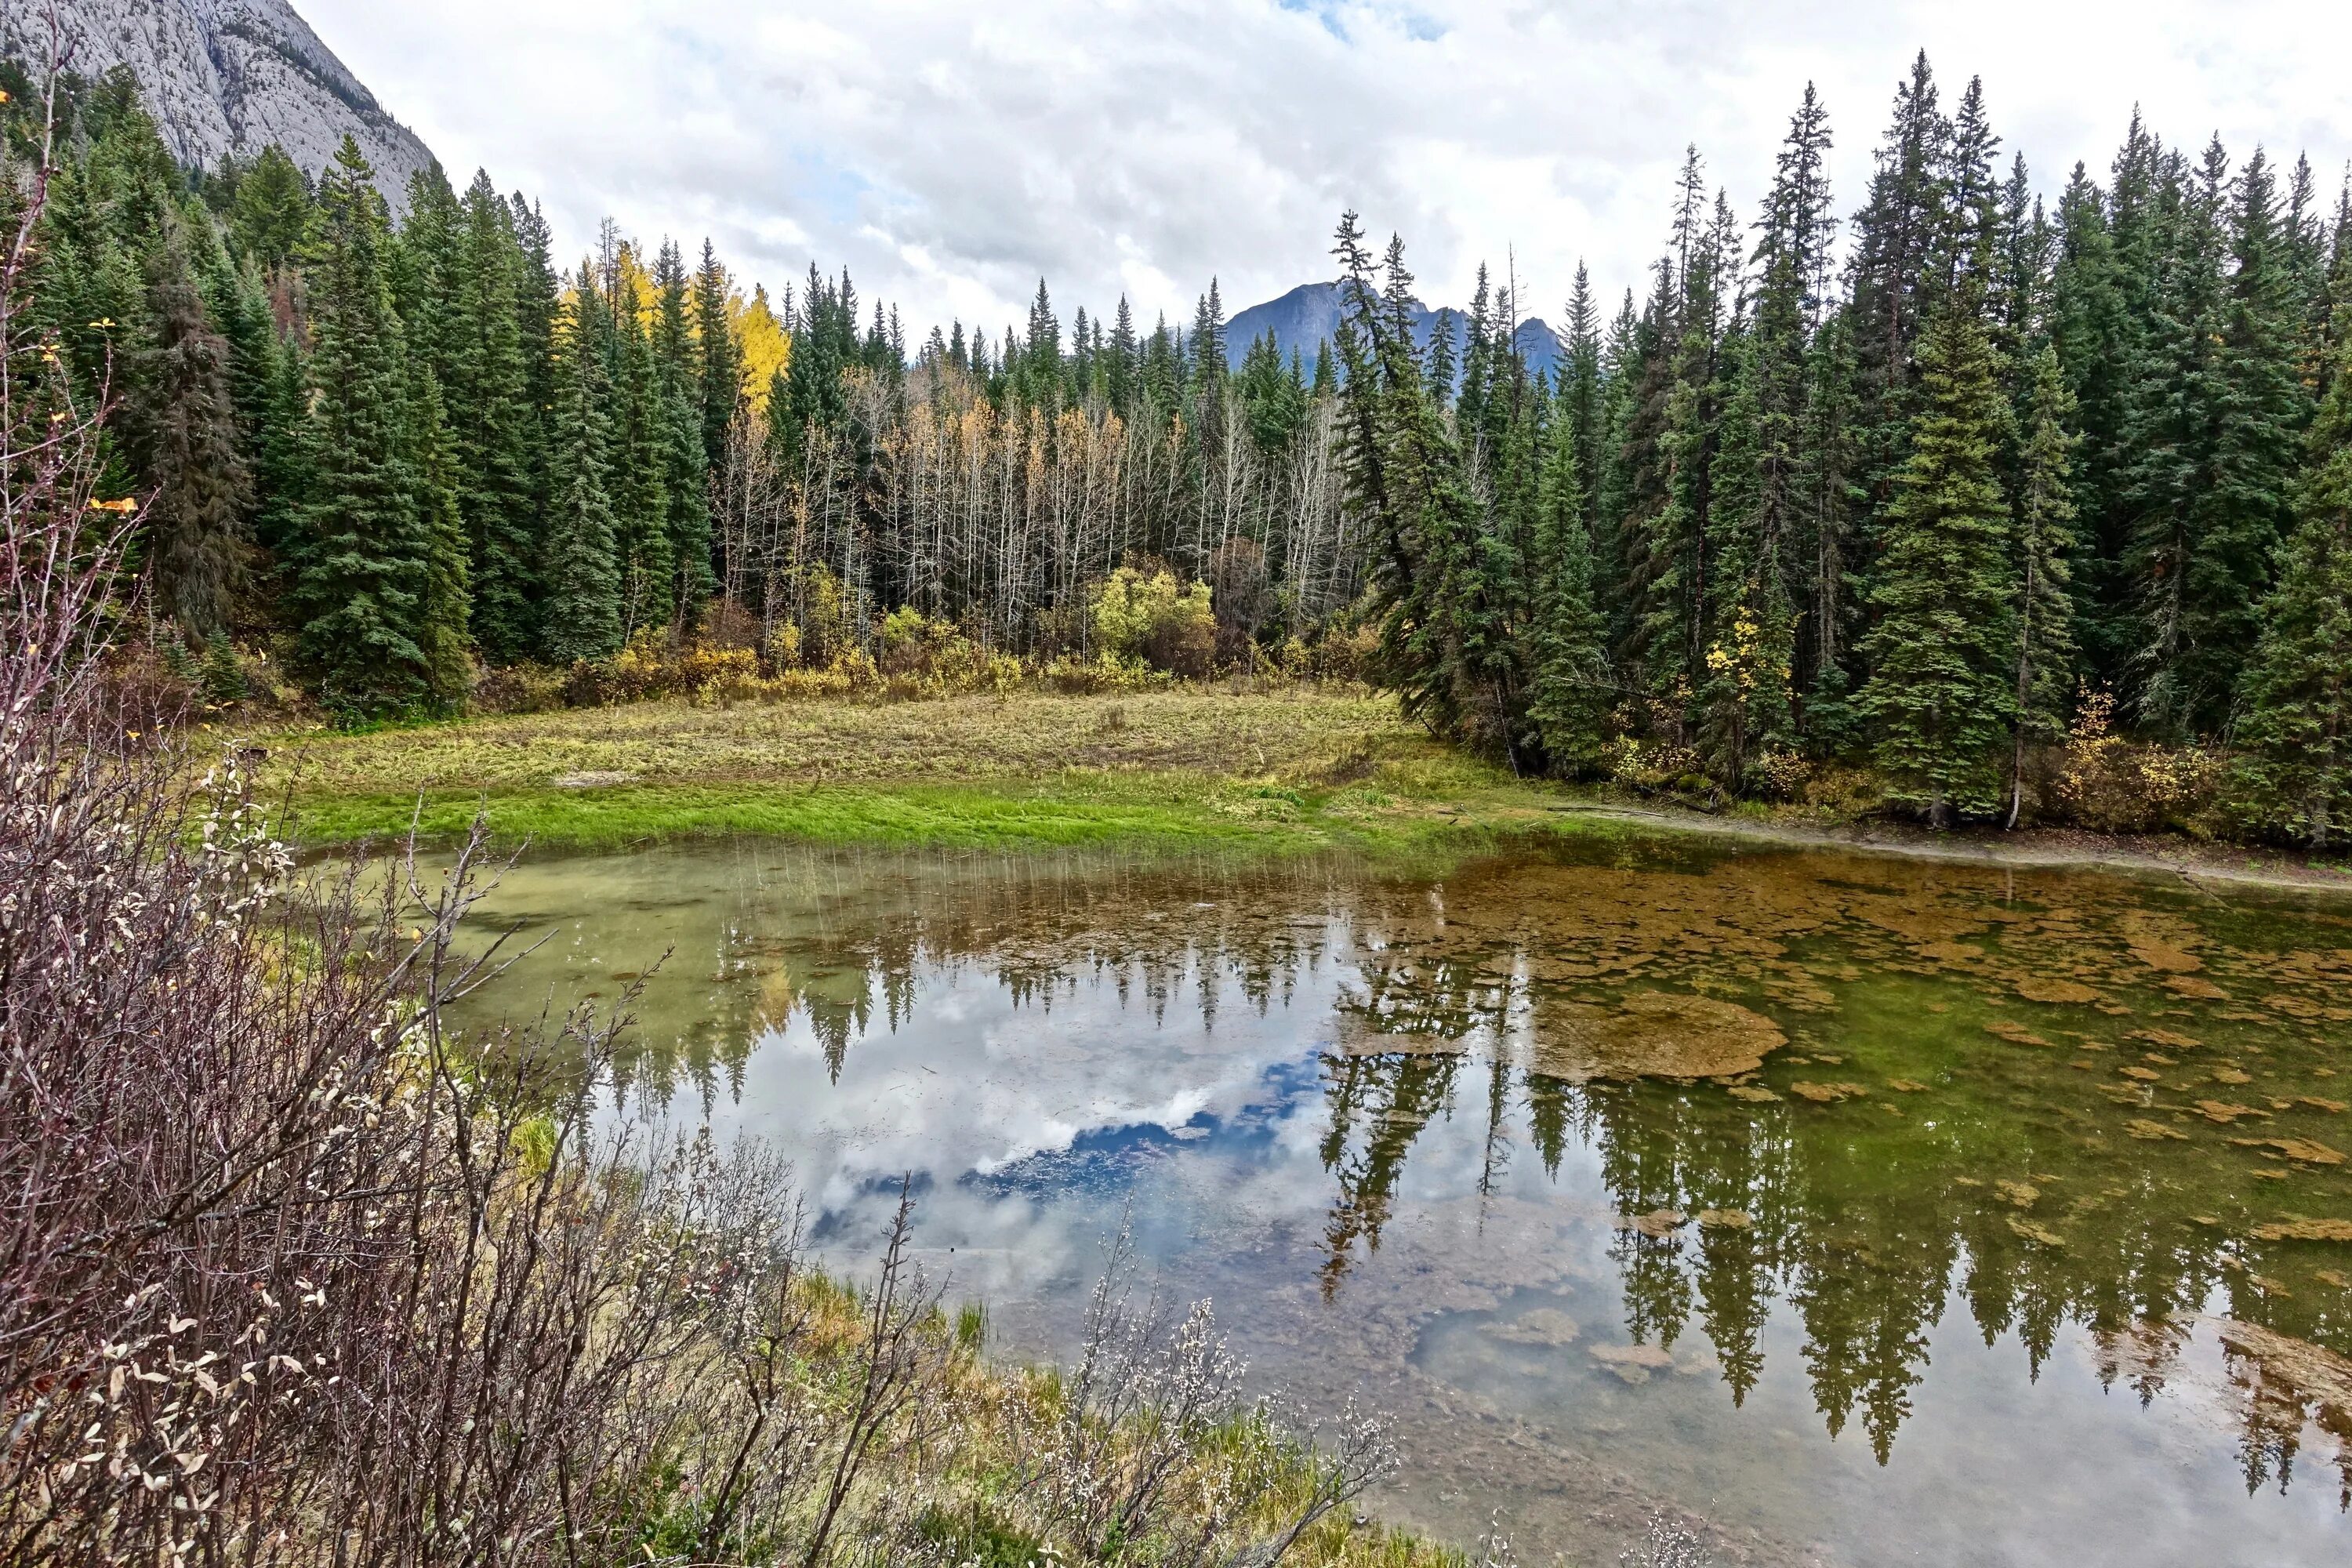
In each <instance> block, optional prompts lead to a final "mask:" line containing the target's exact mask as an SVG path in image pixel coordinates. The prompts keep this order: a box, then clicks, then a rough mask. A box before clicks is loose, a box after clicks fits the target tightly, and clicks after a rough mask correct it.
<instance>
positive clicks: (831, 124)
mask: <svg viewBox="0 0 2352 1568" xmlns="http://www.w3.org/2000/svg"><path fill="white" fill-rule="evenodd" d="M297 3H298V4H299V5H300V8H301V9H302V10H303V11H304V13H305V14H306V16H308V17H309V18H310V21H311V22H312V24H313V25H314V26H316V27H317V28H318V30H319V32H320V35H321V36H322V37H324V38H325V39H326V40H327V42H328V44H329V45H330V46H331V47H333V48H335V49H336V50H337V51H338V52H339V53H341V55H342V57H343V58H344V59H345V61H346V62H347V63H348V64H350V65H351V66H352V68H353V69H354V70H355V71H357V72H358V73H359V75H360V77H361V78H362V79H363V80H365V81H366V82H367V83H368V84H369V85H370V86H371V87H372V88H373V89H374V90H375V91H376V93H377V94H378V96H379V97H381V98H382V99H383V100H384V102H385V104H386V106H387V107H388V108H390V109H391V110H393V111H394V113H396V114H398V115H400V116H401V117H402V118H404V120H406V121H409V122H410V123H411V124H413V125H415V127H416V129H417V130H418V131H419V132H422V133H423V134H424V136H425V140H426V141H427V142H429V143H430V144H431V145H432V146H433V147H434V148H435V150H436V152H438V153H440V154H441V155H442V157H443V159H444V160H445V161H446V162H447V163H449V164H450V165H451V166H452V169H453V173H455V174H457V175H458V176H459V177H460V179H461V183H462V177H463V175H465V174H469V173H470V172H471V170H472V169H473V167H474V166H475V165H477V164H482V165H487V166H488V168H489V169H490V170H491V172H492V174H495V175H496V176H497V177H498V179H499V182H500V184H504V185H507V186H509V187H513V186H520V187H522V188H523V189H525V190H527V191H529V192H530V193H531V194H533V195H537V196H539V197H541V199H543V200H544V201H545V202H546V203H547V205H548V208H549V212H550V215H551V217H552V218H553V219H554V220H555V222H556V225H557V228H558V232H559V234H560V235H561V236H562V238H563V240H564V242H565V243H566V245H567V247H569V248H571V249H573V250H577V249H580V248H582V247H584V246H585V245H586V244H587V243H588V241H589V240H590V239H591V237H593V234H594V231H595V225H596V223H597V221H598V219H599V218H601V217H603V216H606V215H610V216H614V217H616V218H617V219H619V220H620V222H621V223H622V225H623V226H624V227H625V228H626V229H628V230H629V231H631V232H634V233H637V234H641V235H645V236H648V237H651V236H657V235H661V234H675V235H677V236H678V237H680V238H681V239H684V240H686V241H687V242H688V243H689V245H691V244H693V243H696V242H698V241H699V239H700V238H701V237H703V236H704V235H705V234H708V235H709V236H710V237H712V238H714V239H715V240H717V242H718V243H719V247H720V248H721V250H722V251H723V252H725V253H726V254H727V255H728V256H729V257H730V259H732V260H733V261H735V262H736V263H737V265H738V266H739V268H741V269H742V270H744V271H747V272H749V273H751V275H752V276H754V277H757V278H760V279H763V280H765V281H767V282H768V283H769V284H770V285H771V286H772V287H776V286H781V285H782V284H783V283H785V282H787V281H789V280H790V279H793V277H795V276H797V275H798V274H800V273H802V272H803V271H805V269H806V268H807V266H808V264H809V262H811V261H812V260H814V261H815V262H817V263H818V264H819V265H820V266H822V267H824V268H826V269H827V270H832V269H834V268H839V267H840V266H842V265H844V264H846V265H847V266H849V267H850V268H852V270H853V272H854V273H855V274H856V278H857V280H858V283H859V287H860V290H861V292H862V293H863V294H864V295H865V297H866V299H868V300H873V299H876V298H877V297H878V298H883V299H887V300H896V301H898V302H899V303H901V304H902V305H903V306H904V307H905V310H906V313H907V316H908V320H909V322H910V323H920V324H921V326H928V324H929V322H930V321H933V320H945V319H947V318H950V317H961V318H962V319H963V320H965V321H968V322H969V321H974V320H975V319H977V320H981V321H985V322H986V324H988V325H989V326H990V327H991V329H992V330H1001V329H1002V325H1003V322H1005V321H1011V320H1014V319H1016V318H1017V317H1018V315H1019V314H1020V312H1021V310H1022V309H1023V307H1024V303H1025V301H1026V300H1027V299H1028V297H1029V295H1030V293H1031V292H1032V290H1033V289H1034V287H1035V281H1036V279H1037V278H1038V277H1039V276H1040V275H1041V274H1042V275H1044V276H1045V277H1047V278H1048V279H1051V280H1052V282H1053V285H1054V289H1055V297H1056V300H1058V301H1060V302H1061V304H1062V306H1063V308H1064V310H1065V312H1067V311H1068V310H1070V309H1072V308H1073V307H1075V306H1076V305H1080V304H1084V305H1086V306H1087V307H1089V308H1090V309H1093V308H1105V307H1108V305H1109V304H1111V303H1112V302H1113V301H1114V300H1116V299H1117V297H1118V294H1119V293H1120V292H1121V291H1122V290H1124V291H1126V292H1128V293H1129V294H1130V295H1131V296H1132V297H1133V298H1134V301H1135V304H1136V306H1137V309H1138V311H1139V314H1140V315H1141V316H1142V318H1143V319H1144V320H1145V321H1150V318H1151V316H1152V315H1153V314H1154V313H1155V312H1157V311H1160V310H1165V311H1167V312H1168V313H1169V314H1170V315H1171V317H1181V316H1183V315H1185V314H1186V313H1188V311H1189V310H1190V303H1191V300H1192V297H1193V296H1194V295H1195V294H1196V293H1198V292H1199V291H1200V290H1202V289H1204V288H1205V287H1206V286H1207V283H1208V279H1210V277H1211V276H1212V275H1217V276H1219V277H1220V278H1221V279H1222V280H1223V293H1224V298H1225V300H1227V302H1228V304H1229V305H1231V306H1233V307H1236V308H1238V307H1239V306H1242V305H1244V304H1248V303H1252V302H1255V300H1261V299H1265V298H1267V297H1270V296H1271V295H1273V294H1275V293H1277V292H1279V291H1281V290H1283V289H1288V288H1290V287H1292V286H1294V285H1295V284H1297V283H1299V282H1302V281H1306V280H1307V279H1315V278H1321V277H1325V276H1328V273H1329V270H1330V268H1329V264H1328V259H1327V256H1326V252H1327V249H1328V242H1329V241H1328V237H1329V234H1330V230H1331V227H1332V225H1333V222H1334V220H1335V219H1336V218H1337V216H1338V215H1339V211H1340V209H1341V208H1342V207H1343V206H1346V205H1355V206H1357V207H1359V208H1360V210H1361V211H1362V212H1363V214H1364V216H1365V218H1366V221H1367V223H1368V225H1369V226H1370V227H1371V228H1372V229H1373V230H1374V231H1375V233H1377V234H1382V235H1384V234H1385V233H1387V232H1388V231H1389V230H1391V229H1396V230H1401V231H1402V233H1403V234H1404V236H1405V237H1406V240H1407V242H1408V244H1409V245H1410V246H1411V247H1412V259H1413V263H1414V266H1415V268H1416V269H1417V270H1418V271H1419V272H1420V274H1421V276H1422V279H1423V292H1424V293H1425V294H1427V295H1429V296H1430V297H1432V298H1433V299H1454V300H1459V299H1461V298H1463V297H1465V295H1466V293H1467V291H1468V289H1469V284H1470V279H1471V276H1472V274H1473V273H1474V271H1475V268H1476V266H1477V264H1478V262H1479V261H1480V260H1481V259H1486V260H1489V261H1491V262H1492V263H1494V265H1495V266H1496V268H1497V269H1498V270H1499V269H1500V268H1501V267H1502V265H1503V264H1504V260H1505V257H1506V253H1507V251H1515V252H1516V256H1517V266H1518V270H1519V274H1520V276H1521V278H1522V279H1525V280H1526V284H1527V287H1526V294H1527V298H1528V300H1529V302H1530V304H1531V305H1532V306H1534V307H1535V308H1537V309H1538V310H1545V311H1547V312H1552V311H1556V310H1557V308H1558V302H1559V300H1560V299H1562V298H1563V297H1564V296H1565V293H1566V291H1567V289H1568V286H1569V282H1570V279H1571V278H1572V276H1573V274H1574V270H1575V266H1576V261H1577V259H1578V258H1579V257H1580V256H1582V257H1585V258H1589V259H1590V260H1591V267H1592V272H1593V277H1594V280H1595V282H1596V284H1597V285H1599V286H1601V288H1602V289H1603V290H1604V292H1613V291H1614V290H1616V289H1622V288H1624V287H1626V286H1628V285H1638V284H1639V283H1640V281H1641V279H1642V275H1643V267H1644V265H1645V263H1646V262H1647V260H1648V258H1650V257H1651V256H1652V255H1653V254H1654V252H1655V250H1656V247H1657V246H1658V244H1659V242H1660V240H1661V237H1662V235H1663V230H1664V216H1665V208H1666V205H1667V198H1668V194H1669V182H1670V180H1671V176H1672V173H1673V171H1674V169H1675V166H1676V164H1677V163H1679V160H1680V156H1681V152H1682V149H1683V147H1684V146H1685V144H1686V143H1689V142H1696V143H1697V144H1698V146H1699V148H1700V150H1701V152H1702V153H1704V154H1705V155H1706V156H1707V158H1708V160H1709V167H1710V170H1711V171H1712V172H1713V174H1714V177H1716V178H1717V179H1719V180H1720V181H1721V182H1722V183H1724V184H1727V186H1728V187H1729V189H1730V192H1731V195H1732V198H1733V200H1734V201H1735V203H1736V204H1738V206H1739V208H1740V210H1741V211H1742V212H1743V213H1748V212H1752V211H1753V210H1754V207H1755V204H1756V201H1757V198H1758V196H1759V195H1760V194H1761V189H1762V186H1763V184H1764V181H1765V180H1766V179H1767V178H1768V177H1769V172H1770V168H1771V158H1772V153H1773V149H1774V147H1775V145H1776V144H1777V142H1778V141H1779V139H1780V134H1781V132H1782V131H1783V129H1784V127H1785V124H1786V120H1787V116H1788V114H1789V112H1790V110H1792V109H1793V108H1794V107H1795V105H1796V102H1797V100H1798V99H1799V97H1800V96H1801V93H1802V91H1803V89H1804V86H1805V84H1806V82H1807V81H1808V80H1811V81H1814V82H1817V83H1818V84H1819V85H1820V88H1821V90H1822V95H1823V97H1824V99H1825V100H1826V101H1827V103H1828V105H1829V107H1830V110H1831V112H1832V117H1833V123H1834V126H1835V128H1836V132H1837V135H1838V153H1837V160H1836V169H1837V173H1838V174H1839V178H1840V200H1841V205H1843V207H1845V208H1847V209H1849V210H1850V209H1851V208H1852V207H1853V205H1855V204H1856V203H1857V202H1858V201H1859V199H1860V195H1861V191H1862V185H1863V182H1864V179H1865V178H1866V176H1867V174H1868V171H1869V168H1870V153H1871V150H1872V148H1873V146H1874V143H1875V142H1876V139H1877V136H1878V134H1879V132H1880V129H1881V127H1882V126H1883V124H1884V122H1885V118H1886V114H1887V110H1888V107H1889V104H1890V102H1891V99H1892V94H1893V90H1894V88H1895V82H1896V80H1897V79H1898V78H1900V77H1901V76H1902V75H1903V74H1904V72H1905V71H1906V69H1907V68H1908V65H1909V62H1910V58H1911V55H1912V53H1913V51H1914V50H1915V49H1916V48H1918V47H1923V46H1924V47H1926V48H1927V50H1928V52H1929V54H1930V56H1931V58H1933V59H1934V60H1935V62H1936V64H1937V69H1938V71H1939V72H1940V73H1941V76H1942V79H1943V81H1944V83H1945V88H1946V95H1947V101H1948V102H1949V101H1950V100H1951V99H1953V98H1956V97H1957V95H1958V90H1959V89H1960V88H1961V86H1963V85H1964V84H1965V82H1966V80H1967V79H1968V78H1969V76H1971V75H1979V74H1980V75H1981V76H1982V77H1983V78H1984V79H1985V86H1986V92H1987V96H1988V100H1989V102H1990V107H1991V110H1992V112H1993V116H1994V122H1995V125H1996V127H1997V128H1998V129H1999V130H2000V132H2001V133H2002V135H2003V136H2004V138H2005V139H2006V142H2007V145H2008V146H2009V147H2011V148H2018V149H2021V150H2022V151H2024V153H2026V155H2027V157H2028V159H2029V161H2030V162H2031V163H2032V166H2033V168H2034V170H2035V173H2036V176H2037V179H2038V181H2039V182H2040V183H2041V184H2042V185H2043V186H2044V188H2046V189H2054V188H2055V186H2056V184H2058V183H2059V182H2060V181H2061V180H2062V179H2063V175H2064V173H2065V171H2066V169H2067V168H2068V167H2070V166H2071V165H2072V164H2073V163H2074V162H2075V161H2076V160H2077V159H2080V160H2083V161H2084V162H2086V163H2089V164H2090V165H2091V167H2092V168H2093V169H2094V170H2095V171H2103V170H2104V169H2105V165H2106V163H2107V162H2108V160H2109V159H2110V157H2111V156H2112V154H2113V150H2114V147H2115V144H2116V142H2117V141H2118V140H2119V139H2120V137H2121V133H2122V131H2123V128H2124V125H2125V123H2126V121H2127V119H2128V117H2129V115H2130V113H2131V111H2132V109H2133V107H2134V105H2135V104H2136V103H2137V104H2139V105H2142V106H2144V107H2145V109H2146V111H2147V117H2148V120H2149V121H2150V123H2151V124H2152V125H2153V126H2154V127H2155V128H2156V129H2157V130H2158V132H2160V133H2162V134H2163V135H2165V136H2166V137H2168V139H2172V140H2177V141H2180V142H2192V143H2196V144H2199V145H2201V144H2202V142H2203V141H2204V139H2205V138H2206V137H2207V136H2208V135H2209V134H2210V133H2212V132H2216V131H2218V132H2221V135H2222V137H2223V139H2224V140H2225V142H2228V144H2229V145H2230V146H2231V149H2232V151H2233V152H2235V153H2239V154H2240V155H2241V156H2242V155H2243V153H2246V152H2248V151H2250V150H2251V149H2252V146H2253V145H2254V144H2255V143H2256V142H2265V143H2267V144H2268V145H2269V146H2270V147H2271V148H2272V149H2273V152H2274V153H2282V154H2284V155H2286V156H2289V157H2291V156H2292V154H2293V153H2294V152H2295V151H2297V150H2307V151H2308V152H2309V153H2311V155H2312V157H2313V160H2314V162H2315V163H2317V164H2318V165H2319V167H2320V168H2321V170H2322V171H2323V174H2322V178H2323V183H2324V184H2325V185H2326V188H2327V191H2328V193H2329V195H2330V196H2331V198H2332V195H2333V192H2334V187H2335V184H2336V178H2337V172H2338V171H2340V170H2341V169H2342V167H2343V165H2344V163H2345V161H2346V160H2347V157H2352V100H2347V98H2346V96H2345V95H2344V94H2343V92H2342V91H2341V88H2340V80H2339V72H2340V68H2341V62H2342V61H2343V60H2344V59H2346V58H2352V7H2347V6H2340V5H2320V4H2315V3H2313V0H2241V3H2240V4H2237V5H2231V6H2229V7H2227V8H2224V7H2220V6H2216V5H2211V4H2210V0H2138V3H2134V4H2124V3H2121V0H2099V3H2096V4H2086V3H2074V4H2069V3H2068V0H1981V3H1979V4H1977V5H1969V6H1957V5H1948V4H1945V3H1941V0H1881V3H1873V0H1826V3H1818V4H1811V5H1791V4H1779V3H1775V4H1759V3H1743V0H1650V3H1649V4H1646V5H1640V6H1626V5H1619V4H1615V3H1613V0H1417V3H1414V4H1399V3H1393V0H985V3H983V4H949V3H940V0H933V3H918V0H862V3H861V4H858V5H845V4H840V3H838V0H835V3H832V4H819V3H817V0H700V3H698V4H687V3H685V0H498V3H497V4H493V5H486V4H483V0H404V3H403V4H401V5H383V4H380V3H379V0H297ZM917 330H920V327H918V328H917Z"/></svg>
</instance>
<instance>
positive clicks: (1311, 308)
mask: <svg viewBox="0 0 2352 1568" xmlns="http://www.w3.org/2000/svg"><path fill="white" fill-rule="evenodd" d="M1469 319H1470V318H1469V316H1468V314H1467V313H1466V312H1465V311H1461V310H1454V309H1452V308H1451V307H1444V308H1441V309H1438V310H1432V309H1431V308H1430V307H1428V306H1427V305H1424V304H1423V303H1422V302H1421V301H1420V300H1414V301H1413V302H1412V336H1413V342H1414V344H1415V346H1416V347H1419V348H1423V349H1426V348H1428V347H1429V345H1430V342H1431V341H1432V340H1433V338H1435V337H1436V335H1437V327H1438V323H1439V322H1440V321H1452V323H1453V326H1454V346H1455V348H1456V349H1457V351H1458V350H1459V348H1460V347H1461V343H1462V337H1463V329H1464V327H1465V325H1466V324H1467V323H1468V321H1469ZM1338 331H1339V284H1338V283H1307V284H1302V285H1300V286H1299V287H1298V288H1296V289H1292V290H1291V291H1290V292H1289V293H1287V294H1285V295H1284V296H1282V298H1280V299H1279V300H1267V301H1266V302H1265V304H1263V305H1253V306H1251V307H1250V308H1249V309H1248V310H1244V311H1242V312H1241V313H1240V314H1239V315H1237V316H1235V317H1234V319H1233V320H1232V321H1230V322H1228V323H1227V324H1226V327H1225V345H1226V352H1227V353H1228V354H1229V355H1230V356H1231V357H1232V359H1233V360H1234V363H1237V364H1238V363H1240V362H1241V358H1242V356H1243V355H1244V354H1245V353H1248V352H1249V346H1250V345H1251V344H1252V343H1254V342H1257V341H1258V340H1259V339H1261V338H1263V337H1265V335H1266V333H1268V332H1272V333H1273V334H1274V342H1275V346H1276V348H1278V349H1280V350H1281V351H1282V353H1283V355H1284V357H1285V358H1287V357H1288V356H1289V354H1290V353H1291V351H1293V350H1294V349H1295V350H1297V353H1298V356H1299V358H1300V359H1301V360H1303V361H1305V362H1306V364H1307V368H1308V369H1309V370H1312V369H1313V368H1314V365H1315V355H1316V353H1317V351H1318V350H1319V349H1320V348H1322V347H1323V345H1325V344H1326V343H1328V342H1330V341H1331V340H1332V338H1333V337H1334V336H1335V335H1337V333H1338ZM1518 345H1519V352H1520V353H1523V354H1525V355H1527V360H1528V369H1529V370H1530V371H1533V372H1536V373H1537V374H1544V375H1549V374H1551V371H1552V368H1553V367H1554V366H1555V365H1557V364H1559V361H1560V358H1561V349H1560V342H1559V334H1558V333H1556V332H1554V331H1552V330H1551V328H1550V327H1549V326H1548V325H1546V324H1545V323H1544V322H1543V321H1539V320H1530V321H1522V322H1520V323H1519V330H1518Z"/></svg>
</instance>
